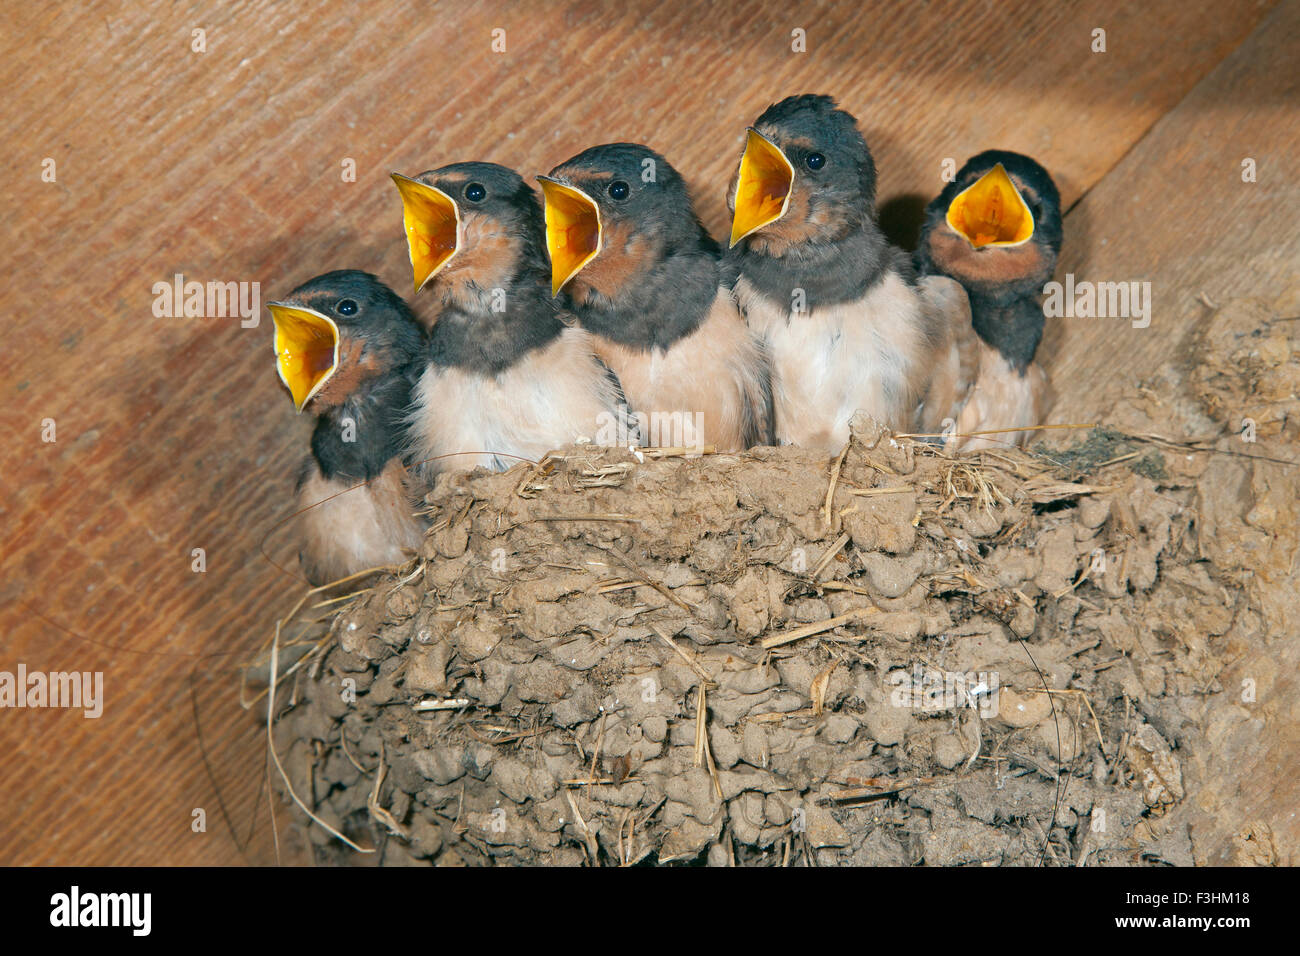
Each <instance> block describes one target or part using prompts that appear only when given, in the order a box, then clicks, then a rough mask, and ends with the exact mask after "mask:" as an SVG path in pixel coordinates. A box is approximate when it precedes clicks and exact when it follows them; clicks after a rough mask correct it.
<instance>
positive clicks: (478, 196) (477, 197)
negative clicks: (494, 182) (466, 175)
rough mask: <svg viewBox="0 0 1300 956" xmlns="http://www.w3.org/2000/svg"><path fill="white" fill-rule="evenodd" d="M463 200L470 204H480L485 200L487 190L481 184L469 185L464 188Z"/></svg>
mask: <svg viewBox="0 0 1300 956" xmlns="http://www.w3.org/2000/svg"><path fill="white" fill-rule="evenodd" d="M465 198H466V199H468V200H469V201H470V202H482V201H483V200H484V199H486V198H487V189H486V188H485V187H484V186H483V184H482V183H470V184H469V185H468V186H466V187H465Z"/></svg>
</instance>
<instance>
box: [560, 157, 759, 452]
mask: <svg viewBox="0 0 1300 956" xmlns="http://www.w3.org/2000/svg"><path fill="white" fill-rule="evenodd" d="M538 180H539V181H540V182H541V184H542V192H543V194H544V195H545V199H546V245H547V251H548V253H549V255H550V260H551V287H552V291H553V292H554V293H555V294H556V295H562V297H563V301H564V303H565V306H566V308H568V309H569V310H570V311H572V312H573V314H574V315H576V316H577V318H578V321H579V322H580V323H581V325H582V327H583V328H585V329H586V330H587V331H589V332H590V333H591V334H592V335H593V336H594V337H595V342H596V346H595V347H596V353H597V354H598V355H599V356H600V357H601V359H602V360H603V361H604V362H605V364H606V365H608V366H609V367H610V368H611V369H613V371H614V373H615V374H616V375H617V376H618V379H619V381H620V382H622V384H623V389H624V392H625V394H626V396H627V400H628V403H629V404H630V406H631V408H632V410H633V412H635V413H636V417H637V421H638V426H639V429H640V432H641V434H642V437H643V438H644V439H645V440H646V443H647V444H651V445H661V446H670V445H672V446H687V447H701V446H703V445H706V444H707V445H712V446H714V447H715V448H716V449H717V450H718V451H722V452H736V451H743V450H744V449H747V448H750V447H751V446H753V445H759V444H771V443H772V437H771V393H770V387H769V381H768V380H769V374H768V366H767V357H766V355H765V353H764V351H763V348H762V345H761V343H759V341H758V340H757V338H756V337H755V336H754V335H753V334H752V333H751V332H750V331H749V329H748V328H747V327H746V326H745V323H744V320H743V319H742V318H741V316H740V313H739V312H738V311H737V308H736V303H735V300H734V298H733V297H732V295H731V292H730V289H729V283H727V282H725V281H723V276H722V270H721V266H722V260H721V252H720V249H719V248H718V244H717V243H716V242H715V241H714V240H713V239H712V238H711V237H710V236H709V234H708V232H707V231H706V230H705V229H704V226H703V225H701V223H700V220H699V218H698V217H697V216H696V214H695V210H694V207H693V206H692V204H691V197H690V194H689V193H688V191H687V188H686V183H685V182H684V181H683V180H682V177H681V176H680V175H679V174H678V172H677V170H675V169H673V167H672V166H671V165H670V164H669V163H668V161H667V160H666V159H664V158H663V157H662V156H660V155H659V154H658V153H656V152H655V151H654V150H652V149H649V148H648V147H646V146H640V145H637V144H634V143H614V144H610V145H606V146H596V147H593V148H591V149H588V150H586V151H584V152H582V153H579V154H578V155H577V156H574V157H573V158H572V159H569V160H567V161H566V162H563V163H561V164H560V165H559V166H557V167H555V168H554V169H553V170H551V172H550V174H549V175H547V176H539V177H538Z"/></svg>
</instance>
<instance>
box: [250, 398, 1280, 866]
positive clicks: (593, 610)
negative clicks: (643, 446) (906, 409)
mask: <svg viewBox="0 0 1300 956" xmlns="http://www.w3.org/2000/svg"><path fill="white" fill-rule="evenodd" d="M1152 447H1154V446H1151V445H1143V446H1142V447H1140V448H1139V449H1138V450H1137V451H1130V450H1128V447H1127V446H1125V445H1123V444H1122V441H1121V439H1119V438H1118V437H1117V436H1115V435H1112V434H1110V433H1106V432H1097V433H1093V435H1092V436H1091V437H1090V439H1089V441H1088V442H1085V443H1083V444H1082V445H1078V446H1076V447H1075V448H1073V449H1072V450H1071V451H1069V452H1068V453H1062V454H1057V455H1044V454H1042V453H1037V454H1028V453H1024V452H1020V451H1016V450H1005V451H994V452H985V453H981V454H979V455H976V456H974V457H968V458H961V459H953V458H949V457H945V456H944V455H943V454H942V453H940V452H939V451H937V450H936V449H935V448H934V447H932V446H930V445H927V444H924V443H921V442H916V441H911V440H908V439H906V438H896V437H891V436H890V435H889V434H888V433H886V432H884V431H883V430H882V429H881V428H880V427H879V426H877V425H876V424H875V423H873V422H870V421H869V420H863V421H857V422H855V423H854V427H853V439H852V441H851V443H850V445H849V446H848V447H847V448H846V449H845V451H844V453H843V454H842V455H841V456H840V457H839V458H838V459H836V460H834V461H830V462H828V461H827V460H826V459H825V458H824V457H823V456H820V455H817V454H812V453H809V452H806V451H804V450H801V449H798V448H793V447H785V448H761V449H755V450H754V451H752V452H750V453H748V454H745V455H742V456H723V455H704V456H700V457H693V458H692V457H682V456H678V455H668V456H664V457H657V456H656V455H655V454H654V453H652V452H651V453H642V454H639V455H636V454H633V453H630V452H628V451H626V450H621V449H603V448H593V447H584V446H576V447H573V448H570V449H567V450H565V451H563V452H562V453H557V454H555V455H553V456H551V457H549V458H548V459H547V460H545V461H544V462H542V463H541V464H540V465H521V466H518V467H516V468H513V469H511V470H510V471H507V472H504V473H499V474H491V473H486V472H483V471H476V472H472V473H457V474H448V475H444V476H442V477H441V478H440V480H439V482H438V484H437V487H436V489H435V490H434V491H433V492H432V493H430V494H429V496H428V499H427V502H428V507H429V512H430V518H431V521H432V527H431V529H430V532H429V534H428V536H427V538H426V540H425V543H424V547H423V553H422V554H421V555H420V556H419V557H418V559H417V560H415V561H413V562H412V563H411V564H410V565H408V566H407V567H405V568H402V569H400V570H398V571H395V572H390V573H387V574H384V575H382V576H380V577H372V578H371V579H369V580H368V581H366V582H365V586H364V587H362V588H361V589H360V590H357V591H353V592H351V593H348V590H349V587H351V585H345V586H343V587H341V588H340V589H338V591H337V592H336V593H338V594H339V595H340V596H341V597H342V599H341V600H339V601H337V602H336V603H334V604H330V605H327V606H326V607H325V611H326V612H327V614H328V616H327V617H326V618H325V619H324V620H323V621H322V622H321V623H318V624H315V625H309V624H303V623H300V622H298V621H295V622H292V623H289V624H286V626H285V627H284V628H283V629H282V630H281V631H280V636H279V638H278V643H277V662H276V666H277V674H278V675H280V676H279V682H278V684H277V689H276V695H275V699H274V712H275V717H276V720H275V724H274V735H273V740H274V746H275V750H276V753H277V754H278V759H279V760H280V762H281V764H282V766H283V768H284V772H285V778H284V780H285V781H287V782H288V783H289V784H291V785H292V789H293V791H294V796H295V799H296V800H298V801H300V802H301V805H302V806H303V807H304V808H307V809H310V811H311V814H312V818H311V819H309V818H308V817H307V816H306V815H305V814H303V813H302V812H301V811H295V814H296V816H295V820H296V826H297V827H298V828H299V832H300V834H303V835H305V838H306V841H305V842H304V845H305V846H308V847H309V849H310V848H314V850H313V851H312V852H314V855H315V858H316V859H317V860H326V861H351V862H362V863H366V862H383V863H386V864H424V863H428V862H433V863H441V864H462V863H465V864H491V863H507V864H582V863H586V864H601V865H620V864H621V865H627V864H634V863H643V864H645V863H656V862H657V863H670V862H693V863H694V862H709V863H714V864H728V863H733V864H767V865H781V864H787V865H793V864H806V865H828V864H916V863H924V864H928V865H957V864H975V863H982V864H1036V863H1047V864H1053V863H1056V864H1062V865H1069V864H1073V865H1099V864H1130V865H1131V864H1134V863H1140V862H1152V863H1155V862H1165V863H1190V862H1192V860H1193V854H1192V845H1191V841H1190V839H1189V837H1188V831H1187V828H1186V827H1185V826H1184V827H1177V828H1171V827H1169V826H1167V825H1166V823H1165V821H1167V819H1168V817H1169V814H1170V811H1171V810H1173V809H1174V808H1176V807H1178V806H1179V805H1180V804H1181V803H1182V802H1183V801H1184V800H1185V798H1186V788H1185V783H1184V779H1183V776H1184V771H1183V767H1184V764H1185V761H1186V760H1187V751H1186V748H1187V747H1188V746H1189V745H1190V743H1191V742H1192V740H1193V738H1192V736H1191V731H1190V729H1189V728H1190V725H1191V721H1190V720H1189V719H1188V718H1187V717H1186V712H1187V710H1188V707H1187V706H1182V707H1181V709H1180V708H1179V706H1175V705H1174V704H1173V703H1171V702H1174V701H1183V702H1187V701H1196V700H1198V699H1201V698H1203V697H1204V696H1205V695H1207V694H1211V693H1213V692H1215V691H1217V690H1218V689H1219V685H1218V683H1217V680H1218V677H1217V675H1218V674H1219V671H1220V670H1221V668H1222V667H1223V661H1222V659H1221V656H1220V653H1221V648H1222V647H1223V646H1224V645H1225V643H1226V642H1227V641H1228V640H1229V638H1230V636H1231V635H1232V634H1233V633H1234V631H1235V630H1238V629H1241V628H1251V627H1257V626H1258V620H1257V619H1256V618H1255V617H1253V616H1252V615H1253V613H1254V612H1252V611H1251V610H1250V607H1249V604H1250V602H1249V601H1248V600H1247V597H1246V595H1245V593H1244V591H1243V586H1242V584H1241V582H1240V581H1238V580H1234V579H1233V578H1231V577H1229V576H1225V575H1222V574H1219V573H1217V572H1216V570H1215V568H1214V566H1213V565H1212V564H1211V563H1209V562H1207V561H1206V560H1205V559H1204V555H1203V553H1202V552H1203V549H1202V548H1201V546H1200V542H1199V541H1198V539H1197V528H1196V523H1195V521H1194V520H1193V510H1192V509H1189V507H1188V504H1189V502H1190V501H1191V500H1192V499H1193V497H1194V495H1195V486H1194V484H1192V483H1191V482H1188V481H1180V480H1178V479H1176V478H1172V477H1171V476H1170V475H1169V473H1168V472H1167V470H1166V466H1165V459H1166V457H1169V456H1168V455H1167V454H1163V453H1161V452H1160V451H1159V450H1155V451H1153V450H1152ZM1071 456H1073V457H1071ZM1173 457H1181V456H1173ZM1085 473H1090V477H1084V476H1085ZM313 628H314V629H313ZM323 629H324V630H323ZM263 665H264V672H265V661H264V662H263ZM282 789H283V788H282ZM330 831H336V832H337V833H338V834H341V835H343V836H346V837H347V838H348V839H349V840H350V841H352V842H353V843H354V844H355V845H356V846H358V847H362V848H364V849H365V850H368V851H370V852H368V853H365V854H359V853H356V852H355V851H354V850H352V849H349V848H348V847H347V846H346V845H345V844H344V843H343V842H342V841H341V840H340V839H339V838H338V837H337V836H335V835H334V834H333V833H331V832H330Z"/></svg>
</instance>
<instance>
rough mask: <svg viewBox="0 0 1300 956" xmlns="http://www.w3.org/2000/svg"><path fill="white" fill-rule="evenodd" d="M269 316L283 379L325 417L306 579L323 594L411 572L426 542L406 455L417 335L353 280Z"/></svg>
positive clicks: (389, 303)
mask: <svg viewBox="0 0 1300 956" xmlns="http://www.w3.org/2000/svg"><path fill="white" fill-rule="evenodd" d="M269 308H270V311H271V317H272V319H274V321H275V340H274V344H275V355H276V370H277V371H278V373H279V375H280V380H281V381H283V382H284V384H285V385H286V386H287V387H288V389H289V394H290V395H291V396H292V397H293V403H294V406H295V407H296V408H297V409H298V411H299V412H303V411H306V412H308V413H310V414H312V415H314V416H315V418H316V428H315V430H314V431H313V432H312V438H311V454H310V455H309V456H308V457H307V460H306V461H305V462H304V463H303V467H302V471H301V473H300V475H299V478H298V484H297V496H298V503H299V507H300V508H302V509H306V510H304V511H302V512H301V513H300V514H299V516H298V522H299V525H298V527H299V531H300V534H301V539H302V540H301V547H300V551H299V560H300V562H301V564H302V568H303V572H304V573H305V574H306V576H307V579H308V580H309V581H310V582H311V583H312V584H313V585H320V584H325V583H327V582H330V581H336V580H338V579H339V578H343V577H346V576H348V575H350V574H354V573H356V572H358V571H363V570H365V569H367V568H373V567H380V566H383V565H390V564H398V563H401V562H403V561H405V560H406V559H407V557H408V552H411V551H415V550H416V549H417V548H418V547H419V545H420V541H421V539H422V538H423V536H424V524H423V522H422V521H421V520H420V519H419V518H417V517H416V515H415V514H414V509H413V505H412V502H411V501H410V499H409V497H408V493H407V484H406V480H405V479H406V469H405V468H404V466H403V461H402V456H401V449H402V447H403V444H404V430H405V426H404V420H405V416H406V413H407V408H408V406H409V405H410V401H411V389H412V386H413V384H414V382H415V376H416V374H417V373H418V371H419V369H420V368H421V359H422V357H423V352H424V341H423V340H424V336H423V333H422V332H421V329H420V326H419V325H418V324H417V322H416V320H415V318H414V316H413V315H412V314H411V312H410V310H409V309H408V308H407V306H406V303H405V302H403V301H402V299H401V298H400V297H399V296H398V295H396V294H395V293H394V292H393V291H392V290H391V289H389V288H388V287H387V286H386V285H384V284H383V283H382V282H380V281H379V280H378V279H376V278H375V277H374V276H372V275H369V274H367V273H365V272H356V271H351V270H344V271H338V272H328V273H326V274H324V275H321V276H317V277H316V278H314V279H312V280H310V281H308V282H306V283H304V284H303V285H300V286H299V287H298V288H296V289H294V290H293V291H292V292H291V293H289V295H288V296H287V297H286V298H285V299H284V300H282V301H280V302H272V303H270V305H269ZM361 482H365V484H360V483H361Z"/></svg>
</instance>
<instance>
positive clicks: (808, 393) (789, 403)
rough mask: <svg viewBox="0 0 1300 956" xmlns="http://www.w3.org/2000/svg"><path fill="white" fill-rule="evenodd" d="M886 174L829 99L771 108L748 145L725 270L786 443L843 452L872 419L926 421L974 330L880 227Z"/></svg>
mask: <svg viewBox="0 0 1300 956" xmlns="http://www.w3.org/2000/svg"><path fill="white" fill-rule="evenodd" d="M875 198H876V167H875V161H874V160H873V158H872V156H871V151H870V150H869V149H868V148H867V143H866V141H865V140H864V139H863V137H862V134H861V132H859V130H858V125H857V121H856V120H855V119H854V118H853V117H852V116H851V115H850V114H849V113H847V112H845V111H843V110H840V109H837V108H836V105H835V101H834V100H833V99H831V98H830V97H829V96H817V95H802V96H792V97H789V98H787V99H784V100H782V101H780V102H779V103H775V104H773V105H772V106H769V107H768V108H767V109H766V110H765V111H764V112H763V114H762V115H761V116H759V118H758V120H757V121H756V122H755V123H754V125H753V126H752V127H750V129H749V130H748V132H747V136H746V143H745V149H744V152H743V154H742V155H741V159H740V165H739V168H738V169H737V171H736V174H735V176H734V177H733V178H732V182H731V186H730V189H729V191H728V196H727V205H728V207H729V208H730V209H731V210H732V213H733V218H732V228H731V243H730V248H729V251H728V254H727V261H728V264H729V265H730V267H731V270H732V271H733V272H734V274H735V275H736V279H735V293H736V298H737V300H738V302H739V304H740V309H741V312H742V313H743V314H744V316H745V319H746V321H747V322H748V323H749V325H750V327H751V328H752V329H754V330H755V331H756V332H757V333H758V334H759V335H760V336H761V337H762V338H763V340H764V342H765V343H766V345H767V349H768V354H769V355H770V357H771V362H772V392H773V400H774V407H775V430H776V437H777V439H778V440H779V441H781V442H783V443H794V444H798V445H803V446H806V447H809V448H816V449H820V450H822V451H825V452H827V453H831V454H833V453H835V452H838V451H839V450H840V448H842V447H843V446H844V444H845V443H846V442H847V441H848V437H849V419H850V418H851V417H852V416H853V414H854V413H855V412H856V411H859V410H862V411H865V412H866V413H867V414H869V415H870V416H871V417H873V418H875V419H876V420H877V421H880V422H881V423H883V424H885V425H886V426H888V427H889V428H892V429H894V430H896V431H898V430H910V429H911V428H912V427H914V425H915V424H916V422H917V418H918V409H919V407H920V405H921V403H922V401H923V399H924V395H925V393H926V391H927V386H928V384H929V380H930V372H931V368H932V365H933V362H934V361H935V358H936V356H938V354H939V353H940V351H941V350H942V349H943V348H944V347H945V345H946V343H947V341H948V339H949V337H950V336H951V334H952V332H951V330H952V329H954V328H961V327H963V326H964V325H968V324H969V313H968V312H967V307H966V301H965V299H966V297H965V295H964V293H963V292H962V290H961V287H960V286H959V285H957V283H955V282H952V281H950V280H948V279H945V278H942V277H933V278H931V279H927V280H925V281H918V280H917V278H916V274H915V271H914V269H913V268H912V264H911V262H910V260H909V258H908V256H907V254H906V253H904V252H903V251H902V250H900V249H897V248H895V247H894V246H892V245H890V244H889V242H888V241H887V240H886V239H885V236H884V234H883V233H882V232H881V230H880V227H879V225H878V223H877V220H876V207H875Z"/></svg>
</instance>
